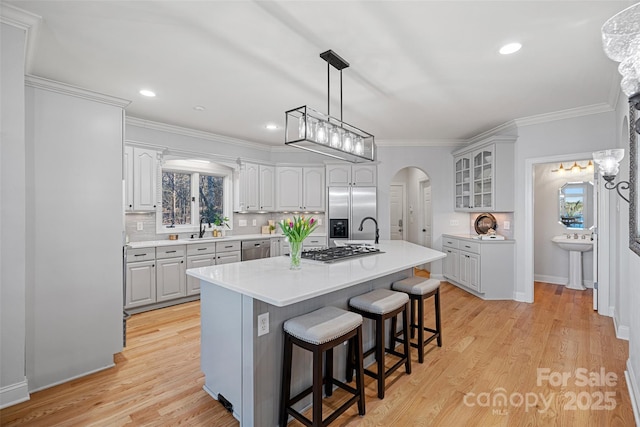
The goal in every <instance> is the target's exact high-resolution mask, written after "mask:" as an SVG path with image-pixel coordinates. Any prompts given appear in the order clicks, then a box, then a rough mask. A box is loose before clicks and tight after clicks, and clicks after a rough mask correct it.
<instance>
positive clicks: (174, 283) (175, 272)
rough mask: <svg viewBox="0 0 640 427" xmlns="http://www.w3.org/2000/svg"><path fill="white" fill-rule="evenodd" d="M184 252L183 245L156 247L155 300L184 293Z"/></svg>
mask: <svg viewBox="0 0 640 427" xmlns="http://www.w3.org/2000/svg"><path fill="white" fill-rule="evenodd" d="M185 253H186V247H185V246H184V245H181V246H168V247H162V248H160V247H158V248H156V302H161V301H167V300H172V299H176V298H180V297H183V296H185V295H186V293H187V286H186V283H187V276H186V274H187V268H186V264H185Z"/></svg>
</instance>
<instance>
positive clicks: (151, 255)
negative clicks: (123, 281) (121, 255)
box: [127, 248, 156, 263]
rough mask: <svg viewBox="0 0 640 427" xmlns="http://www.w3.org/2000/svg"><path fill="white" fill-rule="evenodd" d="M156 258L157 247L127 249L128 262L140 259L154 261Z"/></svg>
mask: <svg viewBox="0 0 640 427" xmlns="http://www.w3.org/2000/svg"><path fill="white" fill-rule="evenodd" d="M155 259H156V249H155V248H135V249H132V248H128V249H127V262H128V263H129V262H138V261H154V260H155Z"/></svg>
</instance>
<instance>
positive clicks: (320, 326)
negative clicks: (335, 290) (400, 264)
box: [278, 307, 365, 427]
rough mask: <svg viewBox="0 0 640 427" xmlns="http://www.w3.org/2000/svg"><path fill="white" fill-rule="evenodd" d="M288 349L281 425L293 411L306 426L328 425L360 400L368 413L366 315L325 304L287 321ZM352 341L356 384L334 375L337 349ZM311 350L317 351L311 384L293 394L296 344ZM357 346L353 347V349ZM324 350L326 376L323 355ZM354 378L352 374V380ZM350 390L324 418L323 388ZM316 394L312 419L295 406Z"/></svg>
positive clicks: (327, 391)
mask: <svg viewBox="0 0 640 427" xmlns="http://www.w3.org/2000/svg"><path fill="white" fill-rule="evenodd" d="M283 330H284V351H283V355H284V356H283V360H282V384H281V387H282V388H281V395H280V412H279V417H278V418H279V425H280V426H281V427H284V426H286V425H287V420H288V418H289V415H291V416H293V417H294V418H295V419H297V420H298V421H300V422H301V423H302V424H304V425H306V426H312V427H325V426H327V425H329V424H330V423H331V422H333V421H334V420H335V419H336V418H338V416H340V414H342V413H343V412H344V411H346V410H347V409H349V407H351V406H352V405H353V404H355V403H357V404H358V413H359V414H360V415H364V413H365V402H364V372H363V368H362V360H363V355H362V316H360V315H359V314H357V313H352V312H349V311H346V310H342V309H340V308H337V307H324V308H321V309H319V310H316V311H313V312H311V313H308V314H304V315H302V316H298V317H294V318H292V319H289V320H287V321H285V322H284V325H283ZM345 341H348V342H349V353H350V356H351V355H353V361H352V362H349V363H355V371H356V387H355V388H353V387H351V386H350V385H348V384H346V383H344V382H342V381H338V380H337V379H335V378H334V377H333V349H334V347H337V346H339V345H341V344H342V343H343V342H345ZM294 344H295V345H296V346H298V347H301V348H303V349H305V350H308V351H310V352H311V353H312V355H313V364H312V372H313V375H312V377H313V379H312V381H313V382H312V384H311V387H308V388H306V389H305V390H303V391H301V392H299V393H298V394H297V395H296V396H294V397H291V367H292V362H293V345H294ZM351 349H353V350H351ZM323 354H324V376H323V373H322V355H323ZM350 381H351V378H349V382H350ZM334 385H335V386H338V387H340V388H341V389H343V390H345V391H347V392H348V393H349V394H350V395H351V397H350V398H349V399H348V400H347V401H346V402H344V403H343V404H342V405H341V406H340V407H339V408H337V409H335V410H334V411H333V412H332V413H331V414H329V415H328V416H327V417H326V418H325V419H324V420H323V419H322V388H323V386H324V393H325V395H326V396H327V397H328V396H331V395H332V394H333V386H334ZM309 394H311V395H312V406H313V409H312V419H311V420H310V419H308V418H307V417H305V416H304V415H302V414H301V413H300V412H299V411H297V410H296V409H294V408H293V405H295V404H296V403H297V402H299V401H300V400H302V399H303V398H304V397H305V396H308V395H309Z"/></svg>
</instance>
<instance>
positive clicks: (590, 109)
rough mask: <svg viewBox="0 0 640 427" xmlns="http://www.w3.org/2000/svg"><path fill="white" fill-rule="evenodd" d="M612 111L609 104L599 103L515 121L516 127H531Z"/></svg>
mask: <svg viewBox="0 0 640 427" xmlns="http://www.w3.org/2000/svg"><path fill="white" fill-rule="evenodd" d="M611 111H614V108H613V107H611V105H609V104H605V103H601V104H594V105H586V106H584V107H577V108H569V109H567V110H561V111H555V112H553V113H545V114H538V115H535V116H529V117H522V118H520V119H515V122H516V124H517V125H518V126H531V125H537V124H540V123H546V122H552V121H555V120H566V119H573V118H576V117H582V116H590V115H592V114H602V113H609V112H611Z"/></svg>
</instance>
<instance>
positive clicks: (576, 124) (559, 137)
mask: <svg viewBox="0 0 640 427" xmlns="http://www.w3.org/2000/svg"><path fill="white" fill-rule="evenodd" d="M615 126H616V125H615V113H614V112H613V111H611V112H602V113H598V114H589V115H584V116H579V117H573V118H566V119H564V120H556V121H551V122H544V123H536V124H531V125H521V126H519V127H518V134H519V137H518V140H517V142H516V150H515V170H516V178H515V179H516V185H515V187H516V189H518V191H516V199H515V202H516V204H515V224H516V225H515V229H514V237H515V239H516V245H517V247H516V254H517V255H516V289H515V291H516V299H518V300H520V301H531V299H532V297H533V293H532V289H531V281H532V280H533V253H534V250H533V240H534V239H533V234H532V230H533V208H532V206H531V205H530V203H529V198H531V197H532V195H531V193H530V191H532V188H533V170H532V166H531V162H533V163H535V162H536V159H544V158H548V157H552V156H558V155H569V154H576V153H590V152H593V151H597V150H601V149H604V148H611V147H612V146H615V144H616V142H615ZM538 163H543V162H538ZM518 171H520V172H518ZM609 193H610V192H609ZM603 197H605V198H610V197H611V194H605V195H603ZM616 197H617V196H616ZM526 261H528V262H529V267H530V268H529V269H527V262H526Z"/></svg>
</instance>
